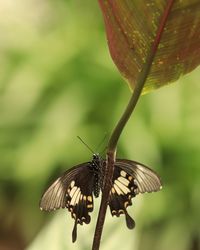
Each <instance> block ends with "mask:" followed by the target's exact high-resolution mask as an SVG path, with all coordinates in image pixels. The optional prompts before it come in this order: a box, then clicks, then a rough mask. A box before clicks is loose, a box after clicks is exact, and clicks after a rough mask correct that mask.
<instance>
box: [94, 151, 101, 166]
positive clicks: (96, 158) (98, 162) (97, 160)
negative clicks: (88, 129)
mask: <svg viewBox="0 0 200 250" xmlns="http://www.w3.org/2000/svg"><path fill="white" fill-rule="evenodd" d="M101 161H102V159H101V156H100V155H99V154H98V153H95V154H93V156H92V166H93V167H95V168H99V167H100V165H101Z"/></svg>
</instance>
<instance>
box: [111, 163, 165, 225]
mask: <svg viewBox="0 0 200 250" xmlns="http://www.w3.org/2000/svg"><path fill="white" fill-rule="evenodd" d="M160 188H161V182H160V178H159V177H158V175H157V174H156V173H155V172H154V171H153V170H151V169H150V168H148V167H146V166H145V165H143V164H141V163H138V162H135V161H130V160H120V159H117V160H116V162H115V169H114V174H113V183H112V188H111V191H110V198H109V207H110V211H111V214H112V216H114V215H115V216H117V217H118V216H120V215H121V214H125V218H126V224H127V227H128V228H129V229H132V228H134V226H135V222H134V220H133V219H132V218H131V217H130V215H129V214H128V212H127V210H126V208H127V207H128V206H130V205H132V202H131V199H132V198H133V197H134V196H136V195H137V194H139V193H145V192H153V191H158V190H160Z"/></svg>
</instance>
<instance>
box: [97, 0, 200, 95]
mask: <svg viewBox="0 0 200 250" xmlns="http://www.w3.org/2000/svg"><path fill="white" fill-rule="evenodd" d="M169 2H170V1H167V0H99V3H100V6H101V9H102V12H103V16H104V21H105V26H106V32H107V39H108V45H109V49H110V54H111V56H112V59H113V61H114V62H115V64H116V66H117V67H118V69H119V71H120V72H121V74H122V75H123V76H124V78H125V79H127V80H128V82H129V85H130V87H131V89H132V90H133V89H134V87H135V84H136V83H137V80H138V77H139V75H140V72H141V71H142V69H143V68H144V67H146V66H147V65H145V64H146V63H149V61H146V60H147V58H148V56H149V54H150V53H152V51H151V50H152V48H153V47H152V45H153V44H154V43H155V38H156V37H157V35H158V34H157V32H159V27H160V23H161V21H162V17H163V14H164V13H165V11H166V8H167V7H168V4H169ZM199 64H200V0H175V1H174V4H173V6H172V8H171V10H170V13H169V15H168V17H167V22H166V24H165V27H164V32H163V34H162V37H161V40H160V43H159V45H158V48H157V51H156V55H155V57H154V60H153V62H152V65H151V70H150V72H149V75H148V77H147V79H146V83H145V86H144V88H143V93H145V92H148V91H150V90H152V89H155V88H158V87H161V86H164V85H165V84H168V83H169V82H173V81H175V80H177V79H178V78H179V77H180V75H182V74H186V73H188V72H190V71H192V70H193V69H194V68H196V67H197V66H198V65H199Z"/></svg>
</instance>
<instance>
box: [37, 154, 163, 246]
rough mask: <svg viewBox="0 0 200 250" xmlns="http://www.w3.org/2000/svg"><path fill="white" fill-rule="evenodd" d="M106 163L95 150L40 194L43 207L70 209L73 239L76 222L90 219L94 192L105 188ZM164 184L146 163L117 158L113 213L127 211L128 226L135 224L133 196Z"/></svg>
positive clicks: (75, 231)
mask: <svg viewBox="0 0 200 250" xmlns="http://www.w3.org/2000/svg"><path fill="white" fill-rule="evenodd" d="M105 167H106V161H105V160H104V159H102V158H101V157H100V155H99V154H93V158H92V160H91V161H90V162H85V163H82V164H79V165H77V166H74V167H72V168H71V169H69V170H67V171H66V172H64V173H63V174H62V175H61V176H60V177H59V178H58V179H57V180H55V182H54V183H53V184H52V185H51V186H50V187H49V188H48V189H47V190H46V191H45V193H44V194H43V196H42V198H41V201H40V209H41V210H44V211H52V210H56V209H59V208H67V209H68V210H69V212H70V213H71V216H72V218H73V219H74V220H75V222H74V228H73V231H72V242H75V241H76V238H77V224H80V225H83V223H86V224H88V223H90V219H91V218H90V215H89V213H90V212H92V211H93V208H94V203H93V195H94V197H96V198H97V197H98V196H99V194H100V191H102V189H103V179H104V173H105ZM161 188H162V186H161V180H160V178H159V176H158V175H157V174H156V173H155V172H154V171H153V170H151V169H150V168H148V167H147V166H145V165H143V164H141V163H138V162H136V161H131V160H126V159H117V160H116V162H115V167H114V174H113V179H112V187H111V190H110V195H109V201H108V205H109V207H110V212H111V215H112V216H117V217H119V216H120V215H122V214H124V215H125V220H126V225H127V227H128V228H129V229H132V228H134V227H135V222H134V220H133V219H132V218H131V216H130V215H129V214H128V212H127V207H128V206H131V205H132V201H131V199H132V198H133V197H135V196H136V195H137V194H139V193H145V192H148V193H150V192H155V191H159V190H160V189H161Z"/></svg>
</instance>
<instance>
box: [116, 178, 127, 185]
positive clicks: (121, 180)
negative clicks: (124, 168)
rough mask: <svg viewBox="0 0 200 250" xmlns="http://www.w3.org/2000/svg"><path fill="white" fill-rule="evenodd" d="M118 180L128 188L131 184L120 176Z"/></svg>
mask: <svg viewBox="0 0 200 250" xmlns="http://www.w3.org/2000/svg"><path fill="white" fill-rule="evenodd" d="M117 180H118V181H120V182H121V183H122V184H124V185H125V186H128V184H129V181H128V180H127V179H126V178H124V177H121V176H120V177H119V178H118V179H117Z"/></svg>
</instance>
